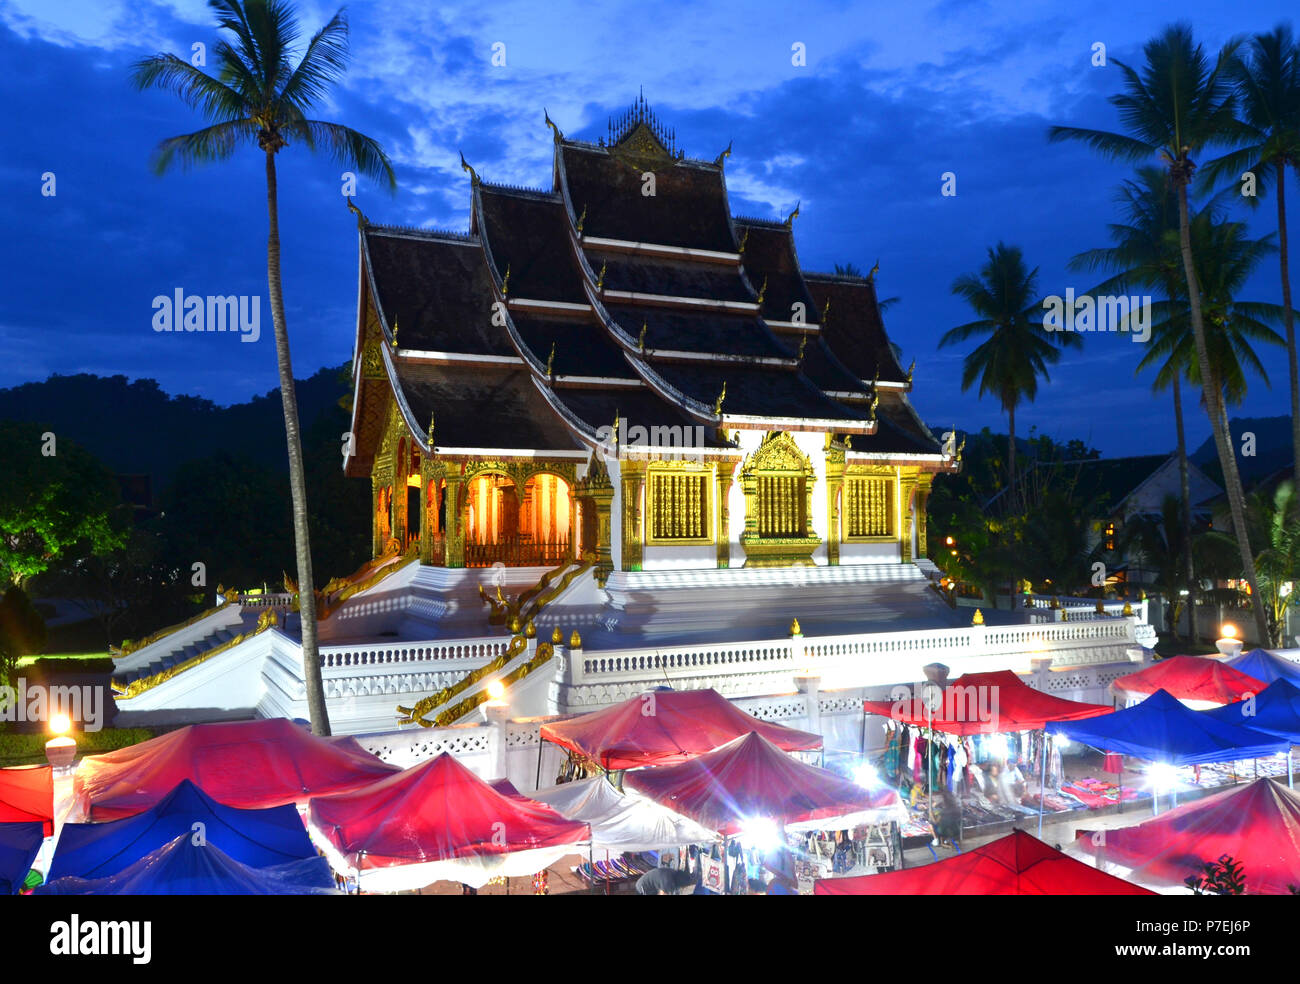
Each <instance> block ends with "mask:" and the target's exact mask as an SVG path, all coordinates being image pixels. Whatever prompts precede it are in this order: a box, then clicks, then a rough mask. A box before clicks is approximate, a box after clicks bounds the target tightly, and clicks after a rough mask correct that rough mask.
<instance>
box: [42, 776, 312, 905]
mask: <svg viewBox="0 0 1300 984" xmlns="http://www.w3.org/2000/svg"><path fill="white" fill-rule="evenodd" d="M200 824H201V825H202V826H199V825H200ZM181 834H184V835H185V836H187V837H190V836H194V837H195V839H202V840H205V841H206V842H207V843H209V844H211V845H213V846H215V847H217V848H219V849H220V850H221V852H222V853H223V854H225V855H226V856H227V857H229V858H230V859H231V860H233V861H236V862H238V863H240V864H245V865H248V866H250V867H253V868H266V867H269V866H271V865H277V864H284V863H286V862H289V861H299V860H301V859H303V858H314V857H316V849H315V848H314V847H313V846H312V843H311V838H310V837H308V836H307V829H306V828H305V827H304V826H303V823H302V819H301V818H300V817H299V816H298V810H297V808H296V807H294V806H293V805H292V804H286V805H284V806H274V807H271V808H269V809H264V810H241V809H238V808H237V807H233V806H225V805H223V804H221V803H218V802H217V801H216V800H214V799H213V798H212V797H210V796H208V795H207V794H206V793H204V792H203V790H202V789H200V788H199V787H198V786H196V785H195V784H194V783H192V782H190V781H189V780H188V779H184V780H182V781H181V782H179V783H177V785H176V786H175V787H174V788H173V789H172V791H171V792H170V793H168V794H167V795H166V796H164V797H163V798H162V799H161V800H159V801H158V802H157V803H156V804H155V805H154V806H153V807H151V808H150V809H148V810H146V811H145V812H144V813H141V814H138V815H136V816H134V817H128V818H127V819H125V820H112V821H109V822H108V823H69V824H64V826H63V829H62V831H61V832H60V834H59V842H58V844H57V845H56V846H55V852H54V862H53V864H52V865H51V866H50V872H49V878H48V879H47V880H49V881H54V880H55V879H58V878H65V877H69V876H74V877H77V878H106V877H108V876H109V875H116V874H117V873H118V872H120V871H122V870H123V869H125V868H127V867H129V866H130V865H132V864H134V863H135V862H136V861H138V860H140V858H142V857H144V856H145V855H146V854H149V853H151V852H153V851H156V850H158V848H160V847H162V846H163V845H164V844H167V843H168V842H170V841H171V840H173V839H174V838H176V837H177V836H179V835H181ZM199 834H201V835H202V837H201V838H199V837H198V836H197V835H199Z"/></svg>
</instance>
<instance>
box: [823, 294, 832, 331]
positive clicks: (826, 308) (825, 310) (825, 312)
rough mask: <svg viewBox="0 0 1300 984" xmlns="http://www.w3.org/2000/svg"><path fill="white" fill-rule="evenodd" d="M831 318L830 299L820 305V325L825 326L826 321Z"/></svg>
mask: <svg viewBox="0 0 1300 984" xmlns="http://www.w3.org/2000/svg"><path fill="white" fill-rule="evenodd" d="M830 316H831V299H830V298H829V297H828V298H826V303H825V304H823V305H822V324H826V319H827V318H829V317H830Z"/></svg>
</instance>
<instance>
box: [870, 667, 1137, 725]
mask: <svg viewBox="0 0 1300 984" xmlns="http://www.w3.org/2000/svg"><path fill="white" fill-rule="evenodd" d="M862 706H863V708H864V710H866V712H867V713H868V714H880V715H883V716H884V717H888V718H892V719H893V720H895V721H900V722H902V723H903V724H913V725H925V726H930V725H933V727H934V728H935V729H936V730H938V731H943V732H946V733H947V734H953V735H988V734H997V733H998V732H1002V731H1038V730H1040V729H1041V728H1043V727H1044V726H1045V725H1046V724H1047V722H1048V721H1079V720H1082V719H1084V718H1090V717H1097V716H1098V715H1101V714H1110V713H1111V712H1112V711H1114V710H1115V709H1114V708H1113V707H1111V706H1109V705H1107V704H1085V703H1082V702H1080V701H1077V700H1065V699H1064V698H1062V697H1054V696H1052V695H1051V694H1045V693H1043V692H1042V691H1039V690H1035V689H1034V688H1033V687H1031V686H1029V685H1028V684H1027V683H1025V682H1024V681H1023V680H1021V679H1020V677H1018V676H1016V674H1014V673H1012V672H1011V671H1010V670H996V671H994V672H991V673H967V674H965V675H963V676H960V677H958V678H957V679H956V680H952V681H950V682H949V683H948V686H947V687H945V688H944V690H943V700H942V703H941V704H940V705H939V706H937V707H934V708H931V709H927V707H926V703H925V701H924V700H923V699H921V698H920V697H917V698H916V699H905V700H901V701H888V700H867V701H863V702H862Z"/></svg>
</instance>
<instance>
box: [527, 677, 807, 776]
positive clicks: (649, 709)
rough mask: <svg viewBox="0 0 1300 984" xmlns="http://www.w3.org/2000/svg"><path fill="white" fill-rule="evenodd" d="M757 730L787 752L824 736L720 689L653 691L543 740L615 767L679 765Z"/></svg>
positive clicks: (550, 731) (554, 730)
mask: <svg viewBox="0 0 1300 984" xmlns="http://www.w3.org/2000/svg"><path fill="white" fill-rule="evenodd" d="M750 732H757V733H758V734H760V735H762V736H763V737H764V738H766V739H767V740H768V741H770V742H772V743H773V744H775V745H776V746H777V747H778V748H782V749H784V750H786V751H788V752H795V751H800V752H802V751H813V750H815V749H818V748H821V747H822V738H821V735H814V734H811V733H809V732H807V731H796V730H795V729H794V728H786V727H783V726H781V725H779V724H772V723H771V722H769V721H760V720H759V719H758V718H756V717H754V716H753V715H750V714H746V713H745V712H744V711H742V710H741V709H740V708H739V707H737V706H736V705H735V704H733V703H732V702H731V701H729V700H727V698H725V697H723V696H722V695H721V694H720V693H718V692H717V691H716V690H653V691H649V692H647V693H644V694H639V695H638V696H636V697H632V698H629V699H628V700H625V701H623V703H621V704H615V705H614V706H613V707H607V708H605V710H603V711H593V712H592V713H591V714H584V715H582V716H581V717H577V718H573V719H572V720H569V721H559V722H556V723H555V724H544V725H542V739H543V740H544V741H550V742H554V743H555V744H557V745H560V746H562V747H563V748H567V749H568V750H569V751H571V752H576V753H577V754H579V755H581V756H583V757H584V758H586V759H589V760H590V761H592V762H595V763H596V764H597V765H599V766H600V767H601V768H602V769H605V770H607V771H610V772H614V771H617V770H619V769H638V768H640V767H641V766H644V765H660V766H662V765H676V764H678V763H680V762H685V761H687V760H689V759H691V758H693V757H694V756H696V755H702V754H704V753H705V752H711V751H713V750H714V749H715V748H718V747H720V746H722V745H725V744H726V743H727V742H729V741H733V740H734V739H736V738H739V737H740V736H742V735H747V734H749V733H750Z"/></svg>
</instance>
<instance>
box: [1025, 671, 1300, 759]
mask: <svg viewBox="0 0 1300 984" xmlns="http://www.w3.org/2000/svg"><path fill="white" fill-rule="evenodd" d="M1047 730H1048V731H1050V732H1052V733H1053V734H1058V735H1065V737H1067V738H1070V739H1072V740H1074V741H1081V742H1083V743H1084V744H1085V745H1091V746H1092V747H1093V748H1096V749H1100V750H1102V751H1106V752H1118V753H1120V754H1122V755H1134V756H1136V757H1138V758H1142V759H1148V760H1150V761H1154V762H1167V763H1169V764H1170V765H1200V764H1204V763H1208V762H1235V761H1238V760H1240V759H1250V758H1259V757H1260V756H1262V755H1273V754H1274V753H1276V752H1285V751H1286V750H1287V749H1288V748H1289V747H1290V743H1289V742H1287V741H1286V740H1285V739H1282V738H1279V737H1277V736H1276V735H1269V734H1265V733H1264V732H1262V731H1255V730H1253V729H1251V728H1243V727H1241V726H1240V725H1236V724H1225V723H1223V722H1222V721H1216V720H1214V718H1211V717H1207V716H1206V715H1205V714H1204V713H1203V712H1201V711H1193V710H1192V709H1191V708H1189V707H1188V706H1187V705H1185V704H1184V703H1182V702H1181V701H1180V700H1178V699H1177V698H1176V697H1173V696H1171V695H1170V694H1167V693H1165V692H1164V691H1163V690H1157V691H1156V692H1155V693H1154V694H1152V695H1151V696H1150V697H1148V698H1147V699H1146V700H1144V701H1143V702H1142V703H1140V704H1135V705H1134V706H1133V707H1128V708H1125V709H1124V710H1122V711H1116V712H1115V713H1114V714H1108V715H1106V716H1105V717H1099V718H1094V719H1093V720H1091V721H1061V722H1056V723H1053V724H1049V725H1048V726H1047Z"/></svg>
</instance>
